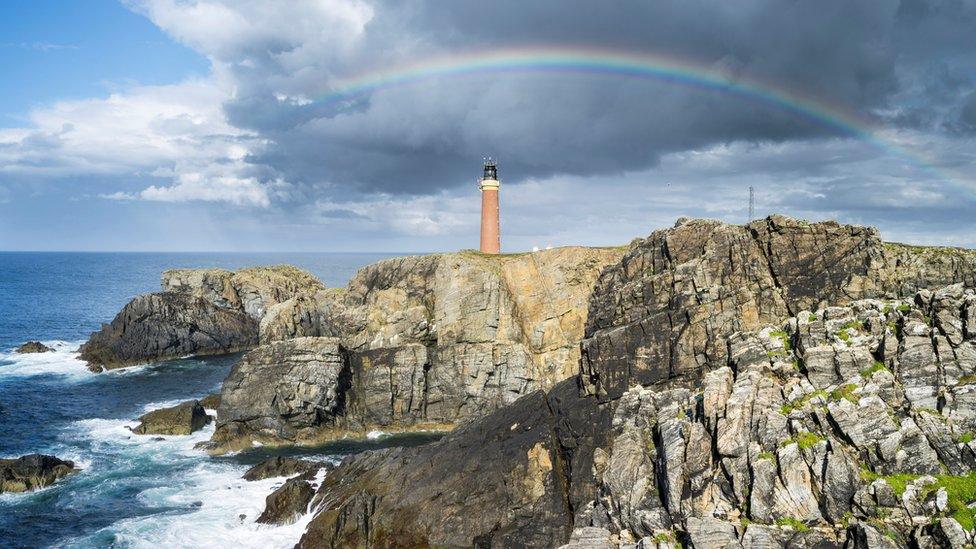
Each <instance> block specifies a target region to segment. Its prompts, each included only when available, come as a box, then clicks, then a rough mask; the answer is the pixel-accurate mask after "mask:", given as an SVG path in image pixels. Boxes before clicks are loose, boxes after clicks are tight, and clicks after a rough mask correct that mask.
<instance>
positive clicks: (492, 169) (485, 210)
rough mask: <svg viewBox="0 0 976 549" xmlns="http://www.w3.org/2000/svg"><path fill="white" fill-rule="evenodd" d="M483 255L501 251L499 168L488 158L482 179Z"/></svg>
mask: <svg viewBox="0 0 976 549" xmlns="http://www.w3.org/2000/svg"><path fill="white" fill-rule="evenodd" d="M479 188H480V189H481V253H483V254H497V253H498V251H499V250H500V249H501V237H500V234H499V233H500V231H499V228H498V166H497V165H496V164H495V162H494V161H493V160H492V159H491V158H488V159H486V160H485V174H484V175H483V176H482V178H481V185H480V186H479Z"/></svg>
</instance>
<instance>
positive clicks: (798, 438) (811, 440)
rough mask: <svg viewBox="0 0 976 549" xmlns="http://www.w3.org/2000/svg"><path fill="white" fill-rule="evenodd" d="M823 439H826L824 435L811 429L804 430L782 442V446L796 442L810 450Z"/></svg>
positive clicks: (801, 447)
mask: <svg viewBox="0 0 976 549" xmlns="http://www.w3.org/2000/svg"><path fill="white" fill-rule="evenodd" d="M821 440H825V439H824V437H822V436H820V435H817V434H814V433H811V432H809V431H803V432H800V433H797V434H795V435H793V436H792V437H790V438H788V439H786V440H784V441H783V442H782V443H780V447H783V446H789V445H790V444H796V445H797V446H799V447H800V449H801V450H808V449H810V448H813V447H814V446H816V445H817V443H818V442H820V441H821Z"/></svg>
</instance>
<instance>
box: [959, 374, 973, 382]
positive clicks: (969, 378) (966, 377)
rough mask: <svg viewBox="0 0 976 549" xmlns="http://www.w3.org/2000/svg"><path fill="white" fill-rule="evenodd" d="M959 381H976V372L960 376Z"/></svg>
mask: <svg viewBox="0 0 976 549" xmlns="http://www.w3.org/2000/svg"><path fill="white" fill-rule="evenodd" d="M959 383H965V384H969V383H976V374H969V375H965V376H962V377H961V378H959Z"/></svg>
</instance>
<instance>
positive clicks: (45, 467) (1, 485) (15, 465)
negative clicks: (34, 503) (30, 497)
mask: <svg viewBox="0 0 976 549" xmlns="http://www.w3.org/2000/svg"><path fill="white" fill-rule="evenodd" d="M75 472H77V469H75V464H74V462H71V461H65V460H61V459H58V458H56V457H54V456H46V455H43V454H31V455H28V456H23V457H20V458H17V459H0V493H3V492H28V491H31V490H37V489H39V488H44V487H45V486H49V485H51V484H53V483H54V482H55V481H57V480H58V479H60V478H63V477H66V476H68V475H70V474H72V473H75Z"/></svg>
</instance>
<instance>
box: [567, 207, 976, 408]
mask: <svg viewBox="0 0 976 549" xmlns="http://www.w3.org/2000/svg"><path fill="white" fill-rule="evenodd" d="M924 250H925V249H924V248H918V249H916V248H908V247H904V246H898V245H885V244H883V243H882V242H881V239H880V237H879V235H878V232H877V231H876V230H875V229H872V228H866V227H856V226H850V225H840V224H838V223H836V222H823V223H806V222H803V221H797V220H794V219H789V218H786V217H782V216H772V217H769V218H767V219H765V220H762V221H755V222H753V223H751V224H749V225H747V226H744V227H743V226H737V225H728V224H725V223H721V222H718V221H708V220H691V221H686V222H684V223H681V224H679V225H677V226H676V227H674V228H671V229H667V230H662V231H656V232H654V233H652V234H651V235H650V236H649V237H647V238H646V239H641V240H638V241H636V242H635V243H634V244H632V246H631V249H630V250H629V251H628V252H627V254H626V255H625V256H624V258H623V259H622V260H621V261H620V263H619V264H618V265H616V266H614V267H611V268H609V269H607V270H606V271H605V272H604V274H603V275H602V276H601V277H600V280H599V282H598V283H597V286H596V288H595V289H594V291H593V297H592V299H591V300H590V311H589V315H588V323H587V327H586V337H585V339H584V340H583V345H582V349H583V350H582V367H583V373H584V374H585V375H586V378H587V381H588V385H589V387H590V390H592V391H594V392H596V393H598V394H600V395H601V396H602V397H603V398H609V399H613V398H617V397H619V396H620V395H621V394H622V393H623V391H625V390H626V389H627V388H629V387H630V386H631V385H632V384H634V383H639V384H642V385H650V384H653V383H658V382H662V381H665V380H667V379H669V378H673V377H678V376H692V377H693V376H695V375H698V374H700V373H701V372H702V371H703V369H704V367H705V365H706V364H708V363H724V362H726V360H727V358H728V357H727V345H726V342H725V340H726V338H727V337H728V336H730V335H731V334H732V333H734V332H738V331H748V330H755V329H757V328H759V327H760V326H763V325H765V324H770V323H775V322H778V321H779V320H782V319H783V318H786V317H787V316H789V315H790V314H795V313H796V312H798V311H801V310H810V309H815V308H818V307H822V306H825V305H845V304H847V303H850V302H851V301H853V300H856V299H863V298H872V297H873V298H896V297H904V296H906V295H912V294H913V293H914V289H913V288H916V287H918V286H919V285H922V284H932V283H938V284H939V285H946V284H951V283H954V282H957V281H965V282H968V283H972V282H973V277H974V276H976V253H974V252H971V251H967V250H953V249H941V250H943V251H942V252H941V253H940V254H935V253H934V252H930V251H924ZM909 289H911V293H907V294H906V293H905V292H906V291H907V290H909Z"/></svg>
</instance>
